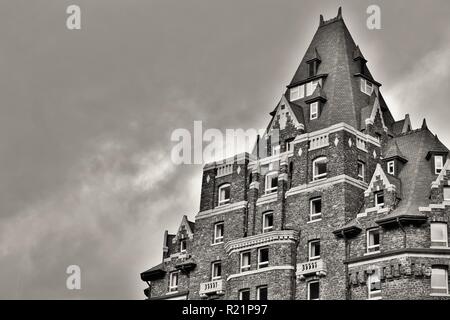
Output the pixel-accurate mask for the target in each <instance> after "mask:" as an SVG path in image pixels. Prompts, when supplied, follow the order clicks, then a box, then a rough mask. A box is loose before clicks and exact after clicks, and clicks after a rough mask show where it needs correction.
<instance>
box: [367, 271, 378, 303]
mask: <svg viewBox="0 0 450 320" xmlns="http://www.w3.org/2000/svg"><path fill="white" fill-rule="evenodd" d="M375 276H376V277H377V278H378V281H377V282H374V283H378V284H379V289H375V290H373V291H372V280H371V279H372V278H373V277H375ZM367 296H368V299H369V300H374V299H381V277H380V270H379V269H375V270H374V272H373V273H371V274H369V276H368V277H367Z"/></svg>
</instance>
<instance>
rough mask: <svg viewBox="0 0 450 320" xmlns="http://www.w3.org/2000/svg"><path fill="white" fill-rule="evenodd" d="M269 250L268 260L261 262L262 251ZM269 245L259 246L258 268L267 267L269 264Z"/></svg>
mask: <svg viewBox="0 0 450 320" xmlns="http://www.w3.org/2000/svg"><path fill="white" fill-rule="evenodd" d="M262 250H267V261H264V262H261V251H262ZM269 259H270V258H269V247H262V248H258V269H263V268H267V267H268V266H269Z"/></svg>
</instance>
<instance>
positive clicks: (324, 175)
mask: <svg viewBox="0 0 450 320" xmlns="http://www.w3.org/2000/svg"><path fill="white" fill-rule="evenodd" d="M321 160H322V161H323V160H325V166H326V170H325V173H321V174H318V173H317V172H316V163H317V162H320V161H321ZM312 165H313V181H319V180H323V179H326V178H327V175H328V158H327V157H325V156H323V157H318V158H316V159H315V160H314V161H313V163H312Z"/></svg>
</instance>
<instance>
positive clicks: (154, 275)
mask: <svg viewBox="0 0 450 320" xmlns="http://www.w3.org/2000/svg"><path fill="white" fill-rule="evenodd" d="M165 274H166V271H165V270H162V269H157V270H152V271H145V272H142V273H141V279H142V281H154V280H157V279H161V278H163V277H164V275H165Z"/></svg>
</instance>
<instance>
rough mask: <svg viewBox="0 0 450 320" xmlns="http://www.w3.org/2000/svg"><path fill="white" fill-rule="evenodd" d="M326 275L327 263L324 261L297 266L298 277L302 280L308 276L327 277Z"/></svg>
mask: <svg viewBox="0 0 450 320" xmlns="http://www.w3.org/2000/svg"><path fill="white" fill-rule="evenodd" d="M326 274H327V271H326V266H325V262H324V261H323V260H322V259H319V260H314V261H308V262H304V263H299V264H297V273H296V275H297V276H299V277H300V279H304V278H305V276H308V275H311V276H312V275H317V276H325V275H326Z"/></svg>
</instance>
